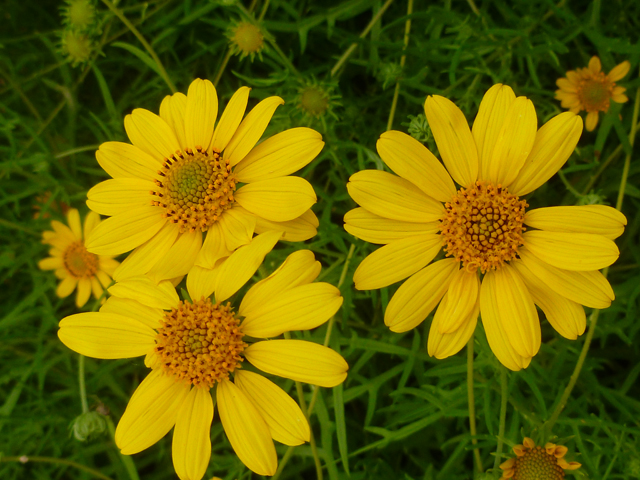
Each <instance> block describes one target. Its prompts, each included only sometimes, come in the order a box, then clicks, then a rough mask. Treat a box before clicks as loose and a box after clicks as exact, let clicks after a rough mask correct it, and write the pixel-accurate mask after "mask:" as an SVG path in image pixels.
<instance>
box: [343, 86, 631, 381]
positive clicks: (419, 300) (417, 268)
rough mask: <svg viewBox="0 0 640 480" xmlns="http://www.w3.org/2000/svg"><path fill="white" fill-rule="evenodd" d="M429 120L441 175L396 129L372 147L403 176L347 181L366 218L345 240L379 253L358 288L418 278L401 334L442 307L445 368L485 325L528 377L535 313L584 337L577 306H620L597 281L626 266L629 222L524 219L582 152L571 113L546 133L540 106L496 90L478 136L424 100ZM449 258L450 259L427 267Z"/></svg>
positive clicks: (502, 354) (391, 320)
mask: <svg viewBox="0 0 640 480" xmlns="http://www.w3.org/2000/svg"><path fill="white" fill-rule="evenodd" d="M425 113H426V117H427V120H428V122H429V125H430V127H431V130H432V132H433V136H434V138H435V141H436V144H437V146H438V150H439V151H440V154H441V156H442V161H443V162H444V166H443V165H442V164H441V163H440V162H439V161H438V159H437V158H436V157H435V156H434V155H433V154H432V153H431V152H430V151H429V150H428V149H427V148H426V147H425V146H423V145H422V144H421V143H420V142H418V141H417V140H415V139H413V138H411V137H410V136H409V135H406V134H404V133H401V132H397V131H389V132H386V133H383V134H382V135H381V137H380V139H379V140H378V143H377V149H378V153H379V154H380V157H381V158H382V160H383V161H384V162H385V163H386V165H387V166H388V167H389V168H390V169H391V170H393V171H394V172H395V173H396V174H397V175H393V174H391V173H388V172H385V171H379V170H365V171H361V172H357V173H355V174H354V175H352V176H351V178H350V179H349V183H348V185H347V188H348V190H349V194H350V195H351V197H352V198H353V199H354V200H355V201H356V202H357V203H358V204H359V205H360V206H361V207H362V208H356V209H354V210H351V211H350V212H348V213H347V215H346V216H345V229H346V230H347V231H348V232H349V233H351V234H352V235H355V236H356V237H358V238H361V239H363V240H366V241H368V242H371V243H376V244H382V245H384V246H382V247H381V248H379V249H378V250H376V251H375V252H373V253H372V254H370V255H369V256H368V257H366V258H365V259H364V260H363V261H362V263H361V264H360V266H359V267H358V268H357V270H356V272H355V274H354V277H353V279H354V282H355V286H356V288H357V289H359V290H370V289H376V288H382V287H386V286H388V285H391V284H393V283H395V282H398V281H401V280H404V279H406V278H407V277H409V278H408V280H407V281H405V282H404V283H403V284H402V285H401V286H400V287H399V288H398V290H397V291H396V293H395V294H394V296H393V298H392V299H391V301H390V302H389V305H388V307H387V310H386V312H385V317H384V320H385V324H386V325H387V326H389V328H390V329H391V330H392V331H395V332H404V331H407V330H410V329H411V328H414V327H415V326H417V325H418V324H420V323H421V322H422V321H423V320H424V319H425V318H426V317H427V316H428V315H429V314H430V313H431V311H432V310H434V309H435V308H436V306H438V304H439V306H438V308H437V310H436V312H435V315H434V317H433V322H432V324H431V329H430V332H429V340H428V352H429V354H430V355H433V356H435V357H437V358H445V357H448V356H450V355H453V354H455V353H457V352H458V351H459V350H460V349H461V348H462V347H463V346H464V345H465V343H466V342H467V341H468V340H469V338H470V337H471V334H472V333H473V331H474V329H475V327H476V321H477V319H478V314H480V315H481V317H482V321H483V325H484V329H485V331H486V335H487V340H488V341H489V345H490V346H491V349H492V350H493V352H494V353H495V355H496V356H497V357H498V359H499V360H500V361H501V362H502V363H503V364H504V365H506V366H507V367H508V368H510V369H512V370H519V369H521V368H525V367H527V366H528V365H529V363H530V361H531V358H532V357H533V356H534V355H535V354H536V353H537V352H538V349H539V348H540V322H539V320H538V313H537V311H536V307H535V305H538V306H539V307H540V308H541V309H542V311H544V313H545V314H546V317H547V319H548V320H549V322H550V323H551V325H553V327H554V328H555V329H556V330H557V331H558V332H559V333H560V334H561V335H563V336H564V337H566V338H570V339H575V338H577V336H578V335H580V334H582V333H583V332H584V329H585V324H586V320H585V313H584V309H583V307H582V306H581V305H586V306H588V307H592V308H607V307H608V306H609V305H610V304H611V301H612V300H613V298H614V295H613V290H612V289H611V286H610V285H609V283H608V282H607V280H606V278H605V277H604V276H603V275H602V274H601V273H600V272H599V271H598V270H599V269H601V268H604V267H607V266H609V265H611V264H612V263H613V262H615V261H616V259H617V258H618V255H619V252H618V248H617V246H616V244H615V243H614V242H613V239H614V238H616V237H618V236H620V235H621V234H622V232H623V230H624V225H625V224H626V218H625V217H624V215H622V214H621V213H620V212H618V211H617V210H615V209H613V208H611V207H607V206H603V205H586V206H563V207H548V208H538V209H533V210H528V209H527V207H528V204H527V202H526V201H525V200H523V198H522V197H523V196H524V195H526V194H528V193H530V192H532V191H533V190H535V189H536V188H538V187H539V186H540V185H542V184H543V183H545V182H546V181H547V180H548V179H549V178H551V176H553V175H554V174H555V173H556V172H557V171H558V169H560V167H561V166H562V165H563V164H564V163H565V162H566V161H567V159H568V158H569V156H570V155H571V153H572V152H573V150H574V148H575V146H576V143H577V142H578V139H579V138H580V134H581V132H582V120H581V119H580V117H578V116H576V115H575V114H573V113H570V112H565V113H561V114H560V115H557V116H556V117H554V118H552V119H551V120H549V121H548V122H547V123H546V124H545V125H543V126H542V127H541V128H540V129H539V130H538V129H537V117H536V112H535V109H534V107H533V104H532V103H531V101H530V100H528V99H527V98H525V97H517V98H516V96H515V94H514V93H513V90H512V89H511V88H510V87H508V86H504V85H500V84H498V85H494V86H493V87H492V88H491V89H489V90H488V91H487V93H486V94H485V96H484V98H483V100H482V103H481V104H480V110H479V112H478V115H477V117H476V119H475V122H474V123H473V129H472V130H470V129H469V126H468V124H467V121H466V119H465V117H464V115H463V113H462V112H461V111H460V109H459V108H458V107H456V106H455V105H454V104H453V103H452V102H451V101H450V100H448V99H446V98H444V97H441V96H437V95H434V96H430V97H428V98H427V100H426V102H425ZM445 167H446V168H445ZM454 182H455V183H457V184H458V186H457V187H456V186H455V184H454ZM441 251H443V252H444V254H445V255H446V257H448V258H442V259H440V260H437V261H435V262H433V263H432V260H433V259H435V258H436V256H437V255H438V254H439V253H440V252H441Z"/></svg>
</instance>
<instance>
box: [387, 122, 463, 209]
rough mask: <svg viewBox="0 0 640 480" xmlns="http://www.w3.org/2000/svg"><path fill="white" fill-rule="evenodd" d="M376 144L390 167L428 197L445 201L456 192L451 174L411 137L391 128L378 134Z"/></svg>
mask: <svg viewBox="0 0 640 480" xmlns="http://www.w3.org/2000/svg"><path fill="white" fill-rule="evenodd" d="M376 148H377V150H378V153H379V154H380V158H382V160H383V161H384V163H386V164H387V166H388V167H389V168H390V169H391V170H393V171H394V172H395V173H396V174H397V175H400V176H401V177H402V178H404V179H405V180H408V181H409V182H411V183H413V184H414V185H415V186H417V187H418V188H420V190H422V191H423V192H424V193H426V194H427V195H429V196H430V197H433V198H435V199H436V200H439V201H441V202H448V201H449V200H451V197H453V196H454V195H455V193H456V188H455V185H454V184H453V181H452V180H451V176H450V175H449V174H448V173H447V171H446V170H445V168H444V167H443V166H442V164H441V163H440V162H439V161H438V159H437V158H436V157H434V156H433V154H432V153H431V152H430V151H429V150H428V149H427V148H426V147H425V146H424V145H422V144H421V143H420V142H419V141H417V140H416V139H414V138H413V137H410V136H409V135H407V134H406V133H402V132H398V131H395V130H391V131H388V132H385V133H383V134H382V135H380V139H379V140H378V143H376Z"/></svg>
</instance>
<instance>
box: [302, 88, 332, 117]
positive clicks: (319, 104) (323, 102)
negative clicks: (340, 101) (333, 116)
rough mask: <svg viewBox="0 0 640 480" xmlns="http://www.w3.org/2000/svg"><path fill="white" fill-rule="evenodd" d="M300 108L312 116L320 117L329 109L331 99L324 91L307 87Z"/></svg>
mask: <svg viewBox="0 0 640 480" xmlns="http://www.w3.org/2000/svg"><path fill="white" fill-rule="evenodd" d="M300 106H301V107H302V109H303V110H305V111H306V112H307V113H309V114H310V115H313V116H315V117H319V116H320V115H322V114H323V113H324V112H326V110H327V108H328V107H329V99H328V98H327V94H326V93H325V92H324V91H323V90H322V89H320V88H318V87H313V86H312V87H306V88H305V89H304V90H303V91H302V94H301V95H300Z"/></svg>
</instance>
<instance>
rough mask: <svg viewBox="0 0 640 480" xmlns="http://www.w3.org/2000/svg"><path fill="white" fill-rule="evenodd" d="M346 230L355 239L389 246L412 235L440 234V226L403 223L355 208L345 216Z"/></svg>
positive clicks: (432, 223)
mask: <svg viewBox="0 0 640 480" xmlns="http://www.w3.org/2000/svg"><path fill="white" fill-rule="evenodd" d="M344 229H345V230H346V231H347V232H349V233H350V234H351V235H353V236H354V237H358V238H360V239H361V240H364V241H366V242H370V243H377V244H387V243H391V242H393V241H395V240H400V239H402V238H405V237H410V236H412V235H424V234H428V233H431V234H433V233H438V231H439V229H440V224H439V223H438V222H431V223H413V222H403V221H402V220H391V219H389V218H384V217H380V216H379V215H376V214H375V213H371V212H369V211H368V210H366V209H364V208H354V209H353V210H350V211H348V212H347V214H346V215H345V216H344Z"/></svg>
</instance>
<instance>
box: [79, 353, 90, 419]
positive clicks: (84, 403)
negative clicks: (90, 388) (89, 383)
mask: <svg viewBox="0 0 640 480" xmlns="http://www.w3.org/2000/svg"><path fill="white" fill-rule="evenodd" d="M84 358H85V357H84V355H79V357H78V384H79V388H80V403H81V405H82V413H88V412H89V403H88V402H87V388H86V385H85V382H84Z"/></svg>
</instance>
